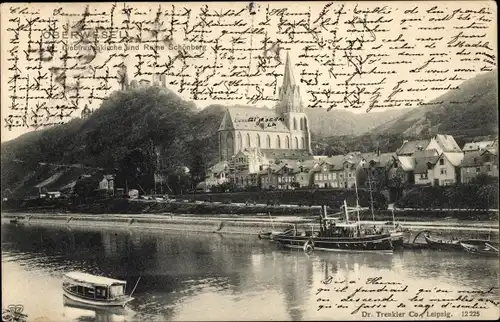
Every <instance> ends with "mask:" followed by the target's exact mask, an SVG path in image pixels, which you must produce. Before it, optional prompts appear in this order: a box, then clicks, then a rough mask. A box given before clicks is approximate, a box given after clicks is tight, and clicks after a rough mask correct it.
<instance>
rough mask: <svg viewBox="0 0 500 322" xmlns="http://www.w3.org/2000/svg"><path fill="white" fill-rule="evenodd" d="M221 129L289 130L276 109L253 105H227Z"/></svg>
mask: <svg viewBox="0 0 500 322" xmlns="http://www.w3.org/2000/svg"><path fill="white" fill-rule="evenodd" d="M221 130H245V131H266V132H289V129H288V127H287V126H286V125H285V123H284V119H283V118H282V117H280V116H279V115H278V114H276V112H275V111H274V110H271V109H268V108H260V107H253V106H231V107H227V109H226V113H225V114H224V118H223V119H222V123H221V126H220V127H219V131H221Z"/></svg>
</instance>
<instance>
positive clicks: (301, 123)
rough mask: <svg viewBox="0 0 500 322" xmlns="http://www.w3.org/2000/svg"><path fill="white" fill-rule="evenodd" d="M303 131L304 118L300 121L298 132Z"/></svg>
mask: <svg viewBox="0 0 500 322" xmlns="http://www.w3.org/2000/svg"><path fill="white" fill-rule="evenodd" d="M303 129H304V118H303V117H302V118H301V119H300V130H301V131H302V130H303Z"/></svg>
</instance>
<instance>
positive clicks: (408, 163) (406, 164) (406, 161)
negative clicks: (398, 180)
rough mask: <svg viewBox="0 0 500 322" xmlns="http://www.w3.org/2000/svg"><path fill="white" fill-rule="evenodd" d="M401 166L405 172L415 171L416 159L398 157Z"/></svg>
mask: <svg viewBox="0 0 500 322" xmlns="http://www.w3.org/2000/svg"><path fill="white" fill-rule="evenodd" d="M398 161H399V164H401V169H403V171H413V169H415V158H413V157H409V156H398Z"/></svg>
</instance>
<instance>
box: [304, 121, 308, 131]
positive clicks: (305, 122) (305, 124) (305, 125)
mask: <svg viewBox="0 0 500 322" xmlns="http://www.w3.org/2000/svg"><path fill="white" fill-rule="evenodd" d="M304 130H307V119H306V118H304Z"/></svg>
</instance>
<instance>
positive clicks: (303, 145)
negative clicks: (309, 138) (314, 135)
mask: <svg viewBox="0 0 500 322" xmlns="http://www.w3.org/2000/svg"><path fill="white" fill-rule="evenodd" d="M300 144H301V145H300V148H301V149H305V148H306V144H305V140H304V138H302V139H301V141H300Z"/></svg>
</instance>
